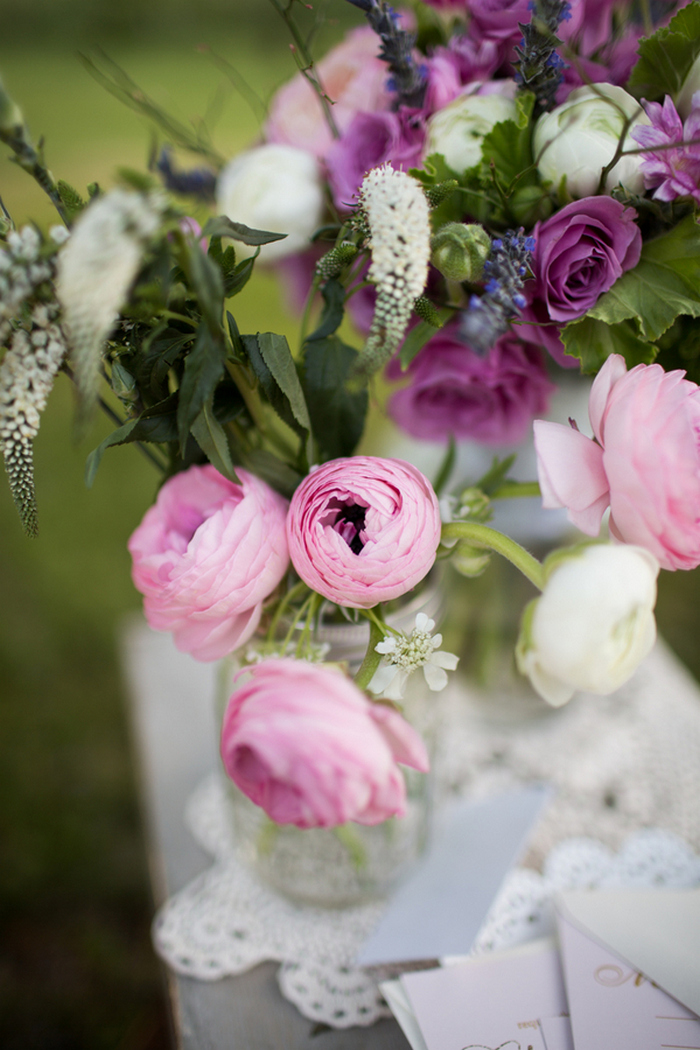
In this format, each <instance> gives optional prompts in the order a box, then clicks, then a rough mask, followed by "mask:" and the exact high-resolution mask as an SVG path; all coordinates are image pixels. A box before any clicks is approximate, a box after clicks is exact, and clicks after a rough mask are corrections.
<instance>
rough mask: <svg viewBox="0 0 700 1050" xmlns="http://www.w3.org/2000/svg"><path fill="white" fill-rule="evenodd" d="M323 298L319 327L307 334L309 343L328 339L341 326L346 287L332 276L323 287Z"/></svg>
mask: <svg viewBox="0 0 700 1050" xmlns="http://www.w3.org/2000/svg"><path fill="white" fill-rule="evenodd" d="M321 296H322V298H323V310H322V311H321V318H320V320H319V323H318V328H317V329H316V330H315V331H314V332H312V334H311V335H309V336H307V339H306V341H307V343H313V342H314V341H315V340H316V339H327V338H328V336H329V335H333V333H334V332H337V330H338V328H339V327H340V325H341V323H342V320H343V316H344V313H345V289H344V288H343V286H342V284H341V283H340V281H337V280H336V279H335V278H331V279H330V280H328V281H326V282H325V283H324V285H323V287H322V288H321Z"/></svg>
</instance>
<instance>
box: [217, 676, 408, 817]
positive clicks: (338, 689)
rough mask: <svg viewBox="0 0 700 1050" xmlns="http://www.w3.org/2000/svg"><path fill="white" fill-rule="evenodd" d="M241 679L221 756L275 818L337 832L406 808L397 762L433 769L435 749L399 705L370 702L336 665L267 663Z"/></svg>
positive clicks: (243, 787) (245, 789)
mask: <svg viewBox="0 0 700 1050" xmlns="http://www.w3.org/2000/svg"><path fill="white" fill-rule="evenodd" d="M243 676H247V677H243ZM239 678H242V681H241V684H240V685H239V686H238V688H237V689H236V690H235V691H234V693H233V695H232V696H231V699H230V700H229V703H228V707H227V709H226V714H225V715H224V722H223V728H222V732H221V757H222V760H223V763H224V769H225V770H226V773H227V774H228V776H229V777H230V778H231V780H233V782H234V783H235V784H236V785H237V786H238V787H239V788H240V790H241V791H242V792H243V793H244V794H245V795H247V796H248V798H250V799H251V800H252V801H253V802H254V803H255V804H256V805H258V806H262V808H263V809H264V810H265V812H266V813H267V814H268V816H270V817H271V818H272V820H274V821H276V822H277V823H278V824H295V825H296V826H297V827H300V828H329V827H335V826H337V825H339V824H344V823H345V822H346V821H348V820H354V821H356V822H357V823H358V824H379V823H380V821H382V820H386V819H387V818H388V817H393V816H401V815H402V814H403V812H404V807H405V800H406V785H405V782H404V779H403V775H402V773H401V771H400V769H399V767H398V766H397V762H402V763H403V764H404V765H407V766H412V767H413V768H414V769H418V770H420V771H421V772H427V769H428V755H427V752H426V749H425V745H424V744H423V741H422V740H421V738H420V736H419V735H418V733H416V731H415V730H414V729H413V728H412V727H411V726H410V725H409V724H408V723H407V722H405V721H404V719H403V718H402V717H401V715H400V714H398V712H397V711H394V710H393V709H392V708H390V707H387V706H385V705H383V704H373V703H370V701H368V700H367V698H366V696H365V695H364V693H362V692H361V691H360V689H358V687H357V686H356V685H355V683H354V682H353V681H352V679H350V678H348V677H347V676H346V675H345V674H343V673H342V671H340V670H339V669H338V668H337V667H331V666H328V665H322V664H312V663H306V662H305V661H303V660H292V659H288V658H284V659H267V660H263V661H262V662H261V663H259V664H255V665H253V666H252V667H250V668H249V669H248V670H246V671H243V672H241V674H240V675H239Z"/></svg>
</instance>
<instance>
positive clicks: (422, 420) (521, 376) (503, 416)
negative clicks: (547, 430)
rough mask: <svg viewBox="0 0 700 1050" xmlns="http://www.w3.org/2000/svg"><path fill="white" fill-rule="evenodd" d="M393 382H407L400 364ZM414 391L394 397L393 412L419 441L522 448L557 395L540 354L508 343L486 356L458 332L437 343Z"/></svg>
mask: <svg viewBox="0 0 700 1050" xmlns="http://www.w3.org/2000/svg"><path fill="white" fill-rule="evenodd" d="M388 375H389V376H390V378H392V379H398V378H400V377H401V371H400V368H399V366H398V362H397V363H393V362H392V365H390V366H389V370H388ZM406 375H407V377H408V378H409V379H410V382H409V384H408V386H405V387H403V388H402V389H401V390H397V391H396V392H395V393H394V394H392V396H391V398H390V400H389V404H388V411H389V415H390V416H391V417H392V419H394V421H395V422H396V423H397V424H398V425H399V426H400V427H401V429H402V430H405V431H406V432H407V433H408V434H411V435H412V436H413V437H417V438H422V439H424V440H426V441H447V440H448V438H449V437H450V435H453V436H454V437H455V438H458V439H464V438H470V439H471V440H473V441H479V442H482V443H483V444H485V445H509V444H515V443H516V442H518V441H522V440H523V438H524V437H525V436H526V434H527V433H528V431H529V428H530V424H531V423H532V420H533V418H534V417H535V416H536V415H538V414H540V413H542V412H546V411H547V407H548V403H549V396H550V394H551V393H552V391H553V390H554V385H553V384H552V383H551V382H550V380H549V377H548V375H547V370H546V368H545V366H544V362H543V359H542V354H541V352H540V350H539V348H538V347H536V346H532V345H529V346H528V345H527V344H525V343H522V342H520V340H519V339H517V338H516V337H515V336H513V335H510V334H509V335H505V336H502V338H501V339H499V340H498V342H497V343H496V345H495V346H494V347H493V348H492V349H491V350H490V351H489V353H488V354H486V355H481V354H477V353H476V352H475V351H474V350H472V349H471V348H470V347H469V346H466V345H465V343H464V342H463V341H462V340H460V338H459V331H458V327H457V325H449V326H448V327H446V328H445V329H443V330H442V331H441V332H440V333H439V334H438V335H436V336H433V338H432V339H431V340H430V342H429V343H427V345H426V346H425V347H424V348H423V349H422V350H421V352H420V353H419V354H418V356H417V357H416V358H414V360H413V361H412V363H411V366H410V367H409V369H408V372H407V373H406Z"/></svg>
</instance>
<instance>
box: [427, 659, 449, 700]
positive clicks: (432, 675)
mask: <svg viewBox="0 0 700 1050" xmlns="http://www.w3.org/2000/svg"><path fill="white" fill-rule="evenodd" d="M423 674H424V675H425V680H426V682H427V683H428V688H429V689H430V690H432V692H433V693H440V692H442V690H443V689H444V688H445V686H446V685H447V674H446V672H445V671H443V669H442V668H441V667H436V666H435V664H433V663H429V664H424V665H423Z"/></svg>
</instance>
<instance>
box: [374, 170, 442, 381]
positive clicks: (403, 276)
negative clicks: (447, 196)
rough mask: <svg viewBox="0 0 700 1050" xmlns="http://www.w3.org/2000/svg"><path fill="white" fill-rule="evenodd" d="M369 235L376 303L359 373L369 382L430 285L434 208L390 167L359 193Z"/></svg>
mask: <svg viewBox="0 0 700 1050" xmlns="http://www.w3.org/2000/svg"><path fill="white" fill-rule="evenodd" d="M360 207H361V209H362V211H363V213H364V218H365V220H366V222H367V226H368V227H369V231H370V249H371V252H372V264H371V266H370V268H369V272H368V277H369V279H370V281H372V282H373V283H374V284H376V286H377V302H376V306H375V308H374V317H373V319H372V327H371V329H370V333H369V336H368V338H367V343H366V344H365V347H364V349H363V351H362V354H361V356H360V360H359V362H358V371H360V372H361V373H362V374H363V375H366V376H369V375H372V374H373V373H374V372H376V371H377V370H378V369H379V368H381V367H382V365H383V364H385V362H386V361H388V360H389V358H390V357H391V355H392V354H393V353H394V351H395V350H396V349H397V348H398V346H399V343H400V342H401V340H402V339H403V336H404V333H405V331H406V327H407V325H408V322H409V320H410V317H411V310H412V309H413V303H414V302H415V300H416V299H417V298H418V297H419V296H420V295H421V293H422V292H423V289H424V288H425V284H426V281H427V279H428V263H429V261H430V235H431V229H430V208H429V205H428V201H427V198H426V196H425V194H424V192H423V189H422V187H421V185H420V183H419V182H418V181H417V180H416V179H414V178H412V177H411V176H410V175H407V174H406V173H405V172H403V171H395V170H394V169H393V168H392V167H391V166H390V165H389V164H384V165H382V166H381V167H379V168H374V169H373V170H372V171H370V172H369V174H368V175H366V176H365V178H364V181H363V183H362V187H361V189H360Z"/></svg>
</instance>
